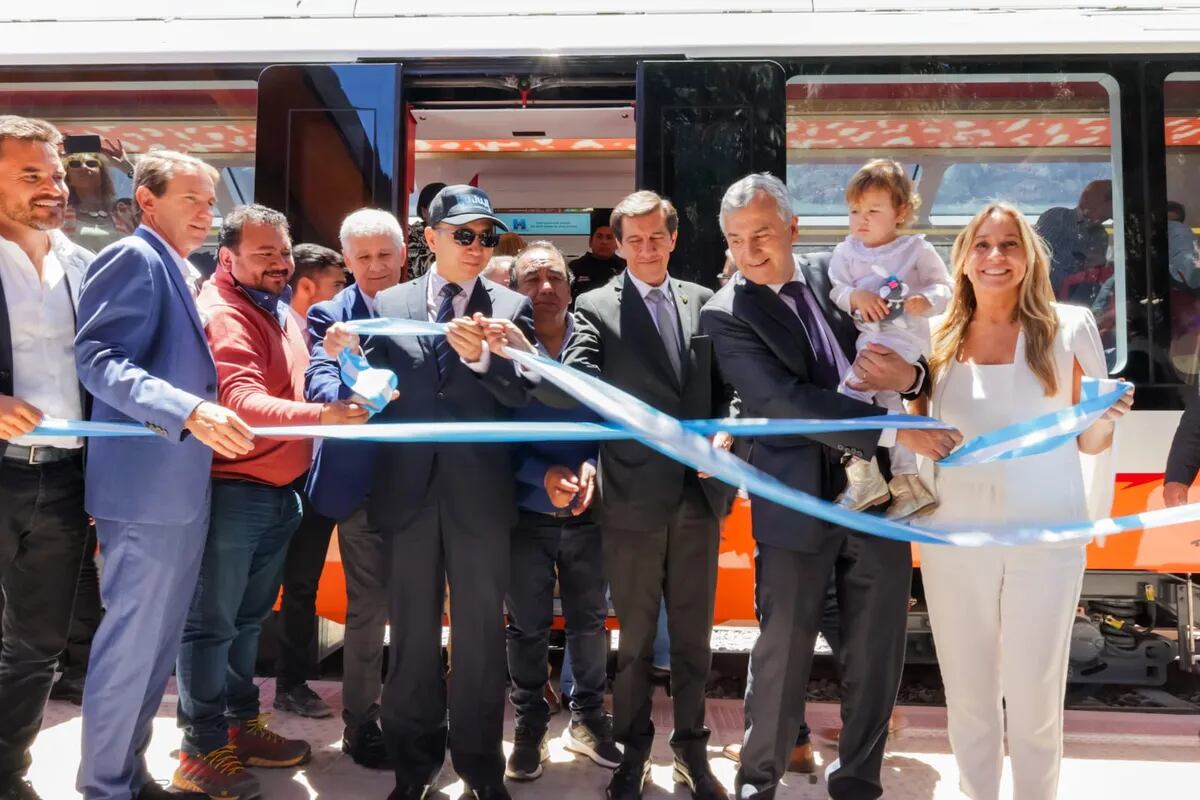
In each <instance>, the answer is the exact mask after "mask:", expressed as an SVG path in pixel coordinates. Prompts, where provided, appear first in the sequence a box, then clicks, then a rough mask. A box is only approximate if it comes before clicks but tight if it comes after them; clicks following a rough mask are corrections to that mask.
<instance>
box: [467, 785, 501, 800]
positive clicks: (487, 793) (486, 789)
mask: <svg viewBox="0 0 1200 800" xmlns="http://www.w3.org/2000/svg"><path fill="white" fill-rule="evenodd" d="M463 797H474V798H475V800H512V795H510V794H509V793H508V787H506V786H505V785H504V784H503V783H489V784H486V785H483V786H468V787H467V793H466V794H465V795H463Z"/></svg>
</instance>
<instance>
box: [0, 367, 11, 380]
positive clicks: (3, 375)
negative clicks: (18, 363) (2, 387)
mask: <svg viewBox="0 0 1200 800" xmlns="http://www.w3.org/2000/svg"><path fill="white" fill-rule="evenodd" d="M11 377H12V373H11V372H9V371H8V370H6V369H0V381H6V380H8V379H9V378H11Z"/></svg>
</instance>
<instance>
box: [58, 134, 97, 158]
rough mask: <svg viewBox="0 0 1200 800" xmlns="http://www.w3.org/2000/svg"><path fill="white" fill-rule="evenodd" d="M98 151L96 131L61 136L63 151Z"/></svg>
mask: <svg viewBox="0 0 1200 800" xmlns="http://www.w3.org/2000/svg"><path fill="white" fill-rule="evenodd" d="M99 152H100V135H99V134H96V133H83V134H76V135H72V136H64V137H63V153H64V154H65V155H68V156H69V155H71V154H72V153H99Z"/></svg>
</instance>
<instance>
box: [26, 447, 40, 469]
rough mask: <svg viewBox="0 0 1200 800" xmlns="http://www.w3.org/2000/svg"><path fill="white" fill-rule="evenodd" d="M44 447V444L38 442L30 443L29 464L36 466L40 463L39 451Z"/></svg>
mask: <svg viewBox="0 0 1200 800" xmlns="http://www.w3.org/2000/svg"><path fill="white" fill-rule="evenodd" d="M43 447H44V445H38V444H31V445H29V458H28V463H29V466H31V467H36V466H37V465H38V461H37V453H38V451H39V450H41V449H42V448H43Z"/></svg>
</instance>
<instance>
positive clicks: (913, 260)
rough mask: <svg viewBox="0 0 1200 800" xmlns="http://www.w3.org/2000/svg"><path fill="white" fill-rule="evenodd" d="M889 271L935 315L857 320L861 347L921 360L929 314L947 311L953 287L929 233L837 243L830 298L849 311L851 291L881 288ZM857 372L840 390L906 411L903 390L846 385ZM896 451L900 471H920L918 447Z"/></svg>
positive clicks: (894, 467) (926, 344)
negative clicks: (871, 243) (881, 241)
mask: <svg viewBox="0 0 1200 800" xmlns="http://www.w3.org/2000/svg"><path fill="white" fill-rule="evenodd" d="M888 275H894V276H896V277H897V278H899V279H900V282H901V283H903V284H904V285H905V286H906V287H907V289H908V292H907V293H906V294H905V295H904V296H905V298H906V299H907V298H909V297H915V296H916V295H923V296H924V297H925V299H926V300H928V301H929V304H930V305H931V306H933V308H932V309H931V310H930V311H929V316H919V315H917V314H909V313H907V312H906V313H904V314H903V315H902V316H900V317H899V318H898V319H896V320H884V321H883V322H862V321H858V320H856V321H855V325H856V326H857V327H858V331H859V336H858V341H857V343H856V345H855V347H856V348H857V349H858V350H860V351H861V350H863V349H864V348H865V347H866V346H867V345H868V344H872V343H874V344H881V345H884V346H886V347H890V348H891V349H892V350H895V351H896V353H897V354H899V356H900V357H901V358H903V359H904V360H905V361H907V362H908V363H910V364H915V363H917V361H918V360H919V359H920V357H921V356H925V357H927V358H928V356H929V352H930V351H929V317H930V316H934V315H937V314H941V313H944V312H945V310H946V305H947V304H948V303H949V302H950V291H951V287H950V273H949V271H947V269H946V264H945V263H944V262H943V261H942V258H941V256H939V255H938V254H937V251H936V250H934V249H933V245H931V244H929V242H927V241H925V237H924V236H921V235H907V236H899V237H897V238H896V239H894V240H892V241H890V242H888V243H887V244H885V245H880V246H879V247H868V246H866V245H865V244H863V243H862V242H861V241H860V240H858V239H856V238H854V237H853V236H847V237H846V239H845V240H844V241H843V242H842V243H841V244H839V245H838V246H837V247H835V248H834V250H833V256H832V258H830V260H829V280H830V281H831V282H832V284H833V289H832V291H830V293H829V297H830V299H832V300H833V302H834V303H835V304H836V305H837V306H838V308H840V309H842V310H843V311H845V312H846V313H847V314H849V313H850V295H851V293H852V292H854V290H856V289H866V290H867V291H869V292H876V291H878V290H879V288H880V287H881V286H883V283H884V280H885V279H886V276H888ZM897 322H900V323H902V324H897ZM852 377H853V373H852V372H851V371H847V372H846V374H845V375H843V376H842V385H841V386H839V387H838V391H839V392H841V393H842V394H845V395H849V396H851V397H855V398H858V399H859V400H864V401H866V402H868V403H869V402H874V403H875V404H876V405H879V406H882V407H883V408H886V409H887V410H888V411H891V412H894V413H900V414H903V413H904V403H903V401H902V400H901V398H900V395H899V393H897V392H864V391H860V390H857V389H852V388H850V387H849V386H847V385H846V379H847V378H852ZM891 455H892V457H891V462H892V472H893V473H894V474H897V475H915V474H916V473H917V462H916V457H915V456H914V455H913V453H912V451H910V450H908V449H907V448H905V447H902V446H896V447H893V448H892V452H891Z"/></svg>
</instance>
